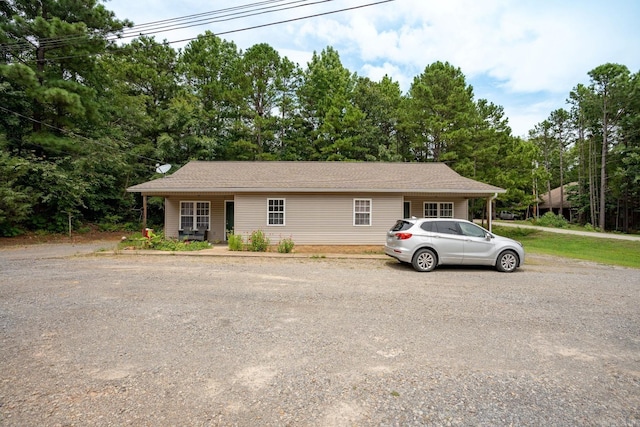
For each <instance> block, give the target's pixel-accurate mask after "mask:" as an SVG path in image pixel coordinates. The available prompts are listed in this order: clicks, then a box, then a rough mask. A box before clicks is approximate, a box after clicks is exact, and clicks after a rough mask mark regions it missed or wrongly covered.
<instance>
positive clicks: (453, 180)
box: [127, 161, 506, 197]
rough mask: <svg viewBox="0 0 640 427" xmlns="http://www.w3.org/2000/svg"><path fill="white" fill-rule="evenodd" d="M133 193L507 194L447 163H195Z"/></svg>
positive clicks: (133, 190)
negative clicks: (460, 171) (459, 171)
mask: <svg viewBox="0 0 640 427" xmlns="http://www.w3.org/2000/svg"><path fill="white" fill-rule="evenodd" d="M127 191H129V192H139V193H143V194H146V195H163V194H175V193H205V192H225V193H250V192H331V193H336V192H344V193H347V192H349V193H353V192H379V193H383V192H384V193H447V194H450V193H456V194H459V195H464V196H466V197H486V196H488V195H493V194H495V193H504V192H506V190H504V189H502V188H499V187H495V186H493V185H489V184H484V183H482V182H478V181H474V180H472V179H469V178H465V177H463V176H460V175H459V174H458V173H456V172H455V171H454V170H453V169H451V168H450V167H448V166H447V165H445V164H444V163H382V162H269V161H264V162H227V161H218V162H216V161H213V162H205V161H193V162H189V163H188V164H186V165H185V166H183V167H182V168H180V169H179V170H177V171H176V172H175V173H174V174H172V175H169V176H166V177H164V178H158V179H155V180H153V181H149V182H145V183H142V184H138V185H134V186H132V187H129V188H128V189H127Z"/></svg>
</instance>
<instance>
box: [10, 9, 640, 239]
mask: <svg viewBox="0 0 640 427" xmlns="http://www.w3.org/2000/svg"><path fill="white" fill-rule="evenodd" d="M0 3H1V2H0ZM36 3H37V5H39V6H38V7H34V6H33V5H34V4H35V3H34V2H33V1H28V0H12V1H9V2H4V3H1V4H3V6H2V7H0V10H1V14H0V20H1V21H2V22H1V24H2V25H1V26H2V29H1V30H0V43H2V45H3V46H5V47H6V48H7V49H8V50H7V51H6V52H5V56H4V57H3V61H0V101H1V102H0V104H1V105H2V106H3V108H7V109H8V110H10V111H13V112H15V113H16V114H11V113H6V114H0V138H4V139H5V140H6V142H3V143H2V144H1V145H2V150H1V151H0V234H14V233H16V232H18V231H19V230H22V229H46V230H51V231H63V230H65V229H66V228H67V223H68V218H69V216H70V215H71V216H72V219H73V221H74V226H76V225H77V223H79V222H83V221H84V222H89V221H90V222H93V223H100V224H101V226H102V227H104V228H105V229H110V228H117V226H118V224H120V223H122V224H127V223H135V222H136V221H139V220H140V213H139V211H140V205H141V198H140V196H139V195H137V194H136V195H132V194H128V193H126V191H125V188H127V187H128V186H130V185H133V184H137V183H140V182H144V181H147V180H149V179H151V178H155V177H157V175H155V174H154V172H153V171H154V165H155V163H157V162H162V163H171V164H173V165H174V166H175V167H176V168H175V169H177V168H178V167H179V166H180V165H184V164H185V163H187V162H188V161H190V160H265V161H266V160H290V161H300V160H305V161H306V160H331V161H353V160H357V161H442V162H446V163H447V164H448V165H450V166H451V167H452V168H453V169H454V170H456V171H457V172H458V173H460V174H462V175H463V176H465V177H468V178H472V179H475V180H479V181H482V182H485V183H489V184H492V185H496V186H500V187H502V188H505V189H507V190H508V191H507V193H505V194H502V195H501V196H500V198H499V203H501V204H502V205H505V206H515V207H518V208H520V209H522V210H524V209H526V207H527V206H530V205H531V204H533V203H536V200H535V197H536V196H537V194H538V193H541V192H545V191H544V190H543V191H540V189H545V190H546V187H547V185H546V184H547V183H548V184H550V185H551V188H554V187H555V186H557V185H559V184H560V182H563V183H564V182H572V181H578V180H580V183H579V187H580V189H581V190H582V193H581V195H580V197H579V198H578V199H576V201H575V206H574V208H576V209H577V211H578V212H579V214H580V215H581V217H580V222H581V223H586V222H590V223H592V224H599V225H602V224H604V220H605V218H608V221H607V223H606V225H607V226H608V227H609V228H612V227H614V226H616V227H617V226H618V224H619V223H620V224H623V228H624V229H625V231H628V230H629V229H630V228H634V227H635V228H637V224H634V223H633V220H634V219H635V220H636V221H637V220H638V214H637V212H639V211H640V203H639V202H638V201H639V200H640V197H639V196H640V185H638V183H640V148H639V147H640V139H639V138H638V135H640V119H638V117H640V75H639V74H638V73H635V74H631V73H630V72H629V70H628V69H627V68H626V67H625V66H622V65H618V64H604V65H602V66H598V67H596V68H595V69H593V70H592V71H591V72H589V73H588V77H589V78H590V79H591V81H590V85H589V86H584V85H578V86H577V87H576V90H574V91H572V92H571V94H570V96H569V99H570V104H571V107H572V108H571V109H570V111H569V112H567V111H564V110H556V111H554V112H553V113H552V114H551V115H550V117H549V120H547V121H545V122H543V123H541V124H540V126H538V127H537V128H536V129H535V130H534V131H533V132H532V134H531V135H530V138H529V139H528V140H524V139H522V138H516V137H514V136H513V135H511V129H510V128H509V125H508V120H507V118H506V117H505V115H504V110H503V108H502V107H501V106H498V105H494V104H493V103H491V102H490V101H488V100H484V99H480V100H477V101H476V100H474V93H473V88H472V87H471V86H470V85H468V84H467V82H466V79H465V76H464V74H463V73H462V70H461V69H459V68H457V67H455V66H454V65H452V64H449V63H443V62H435V63H433V64H429V65H427V66H426V67H425V69H424V71H423V73H421V74H420V75H418V76H416V77H415V78H414V80H413V84H412V85H411V88H410V90H409V91H408V93H406V94H404V95H403V94H402V92H401V89H400V86H399V84H398V83H397V82H394V81H393V80H392V79H391V78H389V77H388V76H385V77H383V78H382V79H381V80H380V81H372V80H371V79H368V78H361V77H358V76H357V75H356V74H355V73H352V72H350V71H349V70H348V69H347V68H345V67H344V66H343V64H342V62H341V59H340V55H339V54H338V52H337V51H336V50H335V49H334V48H332V47H330V46H329V47H327V48H326V49H324V50H322V52H320V53H314V55H313V57H312V59H311V61H309V63H308V64H307V65H306V67H305V68H304V69H303V68H301V67H300V66H298V65H296V64H294V63H293V62H292V61H290V60H289V59H287V58H284V57H281V56H280V54H279V53H278V52H277V51H276V50H275V49H273V48H272V47H271V46H269V45H267V44H265V43H260V44H256V45H255V46H252V47H249V48H248V49H246V50H245V51H244V52H243V51H241V50H239V49H238V48H237V46H236V45H235V44H234V43H233V42H230V41H226V40H224V39H221V38H219V37H217V36H216V35H214V34H213V33H211V32H207V33H205V34H203V35H201V36H199V37H198V38H197V39H195V40H193V41H191V42H190V43H188V44H187V45H186V46H185V47H184V49H181V50H176V49H174V48H172V47H171V46H170V45H169V44H168V43H161V42H158V41H156V40H155V39H154V38H153V37H147V36H141V37H139V38H137V39H134V40H132V41H130V42H129V43H126V44H119V43H115V41H114V39H113V38H112V36H113V35H118V34H120V33H121V32H122V30H123V28H125V27H127V26H131V25H132V24H131V23H130V22H128V21H119V20H117V19H116V17H115V15H114V14H113V13H112V12H110V11H108V10H107V9H106V8H105V5H103V4H102V3H101V2H96V1H95V0H77V1H59V0H42V1H40V2H36ZM107 6H108V4H107ZM16 40H18V41H19V40H23V41H25V40H27V41H28V43H22V42H21V43H17V42H16ZM71 40H72V41H73V42H72V43H71V42H69V41H71ZM105 52H106V53H108V54H105ZM38 58H40V60H38ZM605 118H606V123H603V121H604V120H605ZM80 135H81V136H80ZM603 165H604V167H603ZM175 169H173V170H175ZM602 174H604V175H605V176H604V177H603V176H601V175H602ZM565 177H566V178H567V179H565ZM603 183H605V184H603ZM602 185H604V186H603V187H602ZM599 194H604V195H605V196H606V197H605V203H604V205H602V204H601V202H600V200H599V197H598V196H599ZM594 204H597V206H595V207H594ZM148 208H149V209H148V218H149V220H150V221H152V222H156V223H161V222H162V221H163V218H164V211H163V208H164V207H163V203H155V202H152V201H151V200H149V205H148ZM614 213H615V214H616V215H613V214H614ZM115 217H120V218H118V221H117V222H116V221H114V220H113V218H115ZM618 218H622V219H623V220H622V221H620V220H618ZM625 220H626V221H625Z"/></svg>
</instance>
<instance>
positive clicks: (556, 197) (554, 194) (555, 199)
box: [538, 182, 578, 209]
mask: <svg viewBox="0 0 640 427" xmlns="http://www.w3.org/2000/svg"><path fill="white" fill-rule="evenodd" d="M576 185H578V183H577V182H572V183H569V184H565V185H564V191H563V196H564V197H563V200H564V201H563V202H562V206H563V207H564V208H570V207H571V202H570V201H569V195H570V194H571V187H574V186H576ZM560 188H561V187H557V188H554V189H553V190H551V192H550V193H544V194H543V195H541V196H540V200H541V202H540V204H539V205H538V207H539V208H540V209H560ZM549 194H551V204H549Z"/></svg>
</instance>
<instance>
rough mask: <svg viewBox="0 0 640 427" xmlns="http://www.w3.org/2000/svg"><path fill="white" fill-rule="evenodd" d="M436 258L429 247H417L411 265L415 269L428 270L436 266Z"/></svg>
mask: <svg viewBox="0 0 640 427" xmlns="http://www.w3.org/2000/svg"><path fill="white" fill-rule="evenodd" d="M437 264H438V258H437V257H436V254H435V252H433V251H432V250H431V249H419V250H418V251H417V252H416V253H415V255H414V256H413V260H412V261H411V265H413V268H414V269H415V270H416V271H421V272H428V271H431V270H433V269H434V268H436V265H437Z"/></svg>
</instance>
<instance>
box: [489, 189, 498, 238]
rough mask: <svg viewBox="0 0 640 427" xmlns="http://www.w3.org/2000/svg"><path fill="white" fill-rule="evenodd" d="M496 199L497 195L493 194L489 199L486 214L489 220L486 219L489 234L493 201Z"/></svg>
mask: <svg viewBox="0 0 640 427" xmlns="http://www.w3.org/2000/svg"><path fill="white" fill-rule="evenodd" d="M497 197H498V193H494V194H493V197H490V198H489V208H488V209H487V212H488V213H489V218H487V225H488V226H489V227H488V228H489V232H491V226H492V224H493V201H494V200H495V199H496V198H497Z"/></svg>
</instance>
